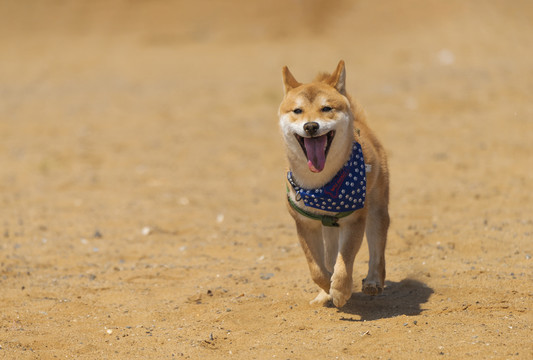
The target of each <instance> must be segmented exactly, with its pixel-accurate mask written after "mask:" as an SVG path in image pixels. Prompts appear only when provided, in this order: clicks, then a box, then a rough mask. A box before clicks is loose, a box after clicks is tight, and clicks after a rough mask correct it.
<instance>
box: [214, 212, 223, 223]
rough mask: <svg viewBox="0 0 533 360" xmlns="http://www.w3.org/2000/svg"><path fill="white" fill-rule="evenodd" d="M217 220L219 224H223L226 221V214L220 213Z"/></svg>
mask: <svg viewBox="0 0 533 360" xmlns="http://www.w3.org/2000/svg"><path fill="white" fill-rule="evenodd" d="M216 221H217V224H222V222H224V214H218V215H217V220H216Z"/></svg>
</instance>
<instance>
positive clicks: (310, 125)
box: [304, 121, 320, 136]
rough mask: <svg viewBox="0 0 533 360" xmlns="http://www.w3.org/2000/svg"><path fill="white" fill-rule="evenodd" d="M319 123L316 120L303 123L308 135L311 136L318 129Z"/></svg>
mask: <svg viewBox="0 0 533 360" xmlns="http://www.w3.org/2000/svg"><path fill="white" fill-rule="evenodd" d="M319 127H320V125H318V123H317V122H314V121H311V122H307V123H305V124H304V130H305V132H306V133H307V135H309V136H313V135H315V134H316V132H317V131H318V128H319Z"/></svg>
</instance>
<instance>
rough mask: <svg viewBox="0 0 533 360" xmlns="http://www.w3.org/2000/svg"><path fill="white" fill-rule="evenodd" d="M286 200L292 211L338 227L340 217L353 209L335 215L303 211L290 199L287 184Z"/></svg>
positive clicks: (323, 223) (325, 224)
mask: <svg viewBox="0 0 533 360" xmlns="http://www.w3.org/2000/svg"><path fill="white" fill-rule="evenodd" d="M287 200H288V201H289V205H290V206H291V207H292V208H293V209H294V211H296V212H297V213H299V214H301V215H303V216H306V217H308V218H310V219H313V220H320V221H321V222H322V225H324V226H331V227H338V226H339V224H338V221H339V219H342V218H343V217H346V216H348V215H350V214H351V213H353V212H354V211H355V210H352V211H344V212H340V213H337V214H335V215H318V214H313V213H311V212H309V211H305V210H304V209H302V208H301V207H299V206H298V205H297V204H296V203H295V202H294V201H292V199H291V196H290V193H289V186H288V185H287Z"/></svg>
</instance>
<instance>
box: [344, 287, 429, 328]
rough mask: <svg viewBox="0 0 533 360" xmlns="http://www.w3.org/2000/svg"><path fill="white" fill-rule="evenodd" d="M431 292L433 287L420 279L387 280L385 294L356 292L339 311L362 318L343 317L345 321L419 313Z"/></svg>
mask: <svg viewBox="0 0 533 360" xmlns="http://www.w3.org/2000/svg"><path fill="white" fill-rule="evenodd" d="M431 294H433V289H431V288H430V287H428V286H427V285H426V284H424V283H423V282H421V281H418V280H414V279H403V280H402V281H400V282H393V281H386V282H385V289H384V291H383V294H381V295H377V296H368V295H365V294H363V293H361V292H359V293H354V294H352V297H351V298H350V300H348V302H347V303H346V305H345V306H344V307H342V308H341V309H339V312H341V313H346V314H352V315H359V316H360V319H354V318H347V317H343V318H341V320H345V321H365V320H367V321H368V320H378V319H385V318H391V317H395V316H400V315H407V316H412V315H419V314H420V313H422V311H423V309H422V308H421V305H422V304H424V303H426V302H427V301H428V300H429V297H430V296H431Z"/></svg>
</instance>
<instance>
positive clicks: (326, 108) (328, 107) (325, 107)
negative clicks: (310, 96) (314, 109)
mask: <svg viewBox="0 0 533 360" xmlns="http://www.w3.org/2000/svg"><path fill="white" fill-rule="evenodd" d="M321 110H322V112H330V111H331V110H333V109H332V108H331V107H330V106H324V107H323V108H322V109H321Z"/></svg>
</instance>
